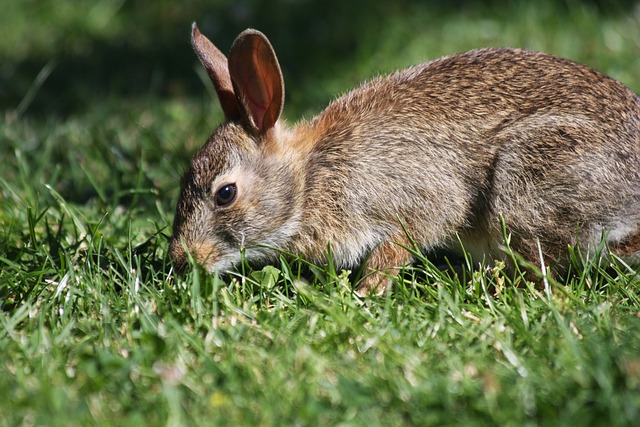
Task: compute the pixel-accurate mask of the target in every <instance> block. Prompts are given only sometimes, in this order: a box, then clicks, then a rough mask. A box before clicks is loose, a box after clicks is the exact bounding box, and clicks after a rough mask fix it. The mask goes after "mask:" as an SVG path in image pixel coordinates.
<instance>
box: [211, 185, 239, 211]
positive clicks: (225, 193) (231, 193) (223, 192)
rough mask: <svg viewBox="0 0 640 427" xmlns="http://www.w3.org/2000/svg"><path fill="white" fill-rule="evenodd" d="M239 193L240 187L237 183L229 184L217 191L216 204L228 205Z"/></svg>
mask: <svg viewBox="0 0 640 427" xmlns="http://www.w3.org/2000/svg"><path fill="white" fill-rule="evenodd" d="M237 193H238V189H237V188H236V185H235V184H227V185H224V186H222V187H220V189H219V190H218V192H217V193H216V198H215V200H216V205H218V206H220V207H224V206H227V205H229V204H231V202H233V201H234V200H235V199H236V194H237Z"/></svg>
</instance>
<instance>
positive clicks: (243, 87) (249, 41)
mask: <svg viewBox="0 0 640 427" xmlns="http://www.w3.org/2000/svg"><path fill="white" fill-rule="evenodd" d="M229 71H230V74H231V78H232V80H233V82H234V84H235V87H236V93H237V94H238V96H239V98H240V99H241V100H242V102H243V104H244V106H245V109H246V113H247V115H248V116H249V117H251V119H252V120H253V123H254V124H255V126H256V127H257V128H258V130H259V131H261V132H263V133H264V132H266V131H268V130H269V129H271V128H272V127H273V126H274V125H275V123H276V121H277V120H278V118H279V117H280V112H281V111H282V104H283V102H284V85H283V82H282V73H281V71H280V66H279V65H278V60H277V58H276V56H275V53H274V52H273V48H272V47H271V45H270V44H269V41H268V40H267V39H266V37H265V36H264V35H263V34H262V33H259V32H257V31H255V30H247V31H245V32H243V33H242V34H240V36H238V38H237V39H236V41H235V42H234V45H233V46H232V48H231V54H230V55H229Z"/></svg>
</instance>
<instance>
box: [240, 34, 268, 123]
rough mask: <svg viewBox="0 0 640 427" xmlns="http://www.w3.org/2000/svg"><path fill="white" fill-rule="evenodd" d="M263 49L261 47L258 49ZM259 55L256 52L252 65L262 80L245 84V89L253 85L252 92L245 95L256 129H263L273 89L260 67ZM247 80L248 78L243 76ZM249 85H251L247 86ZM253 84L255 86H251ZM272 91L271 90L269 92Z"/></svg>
mask: <svg viewBox="0 0 640 427" xmlns="http://www.w3.org/2000/svg"><path fill="white" fill-rule="evenodd" d="M260 48H262V46H260V47H259V48H258V49H260ZM258 57H259V53H258V51H257V50H256V52H254V54H253V61H252V65H253V66H254V67H255V69H256V70H255V73H256V75H259V76H260V77H261V78H259V79H255V80H254V81H253V82H246V81H245V82H243V85H244V87H248V86H249V85H251V88H252V90H248V91H247V92H246V93H245V96H246V98H247V99H246V101H247V103H248V104H250V105H248V107H249V109H250V110H251V116H252V117H253V120H254V121H255V124H256V127H257V128H258V129H262V128H263V125H264V119H265V115H266V114H267V110H268V109H269V106H270V105H271V102H273V89H272V88H269V86H268V85H267V82H268V77H267V75H266V74H267V73H266V72H265V70H264V68H263V67H262V66H261V65H260V59H259V58H258ZM243 78H246V76H243ZM247 83H249V84H247ZM251 83H253V84H251ZM269 89H271V90H269Z"/></svg>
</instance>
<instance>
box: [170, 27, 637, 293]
mask: <svg viewBox="0 0 640 427" xmlns="http://www.w3.org/2000/svg"><path fill="white" fill-rule="evenodd" d="M192 42H193V45H194V48H195V50H196V53H197V55H198V57H199V58H200V60H201V62H202V63H203V65H204V66H205V68H206V69H207V72H208V73H209V76H210V77H211V80H212V81H213V83H214V86H215V88H216V91H217V93H218V97H219V100H220V103H221V106H222V109H223V111H224V113H225V118H226V120H225V122H224V123H223V124H222V125H221V126H220V127H219V128H218V129H216V130H215V131H214V133H213V135H212V136H211V137H210V138H209V141H208V142H207V144H206V145H205V146H204V147H203V148H202V149H201V150H200V151H199V152H198V153H197V154H196V156H195V157H194V159H193V161H192V164H191V167H190V168H189V170H188V171H187V173H186V174H185V176H184V178H183V181H182V192H181V195H180V199H179V202H178V206H177V210H176V217H175V222H174V230H173V231H174V236H173V239H172V242H171V254H172V257H173V258H174V260H175V261H176V263H177V264H178V265H180V264H184V262H185V261H186V257H187V251H188V252H189V253H191V254H192V255H193V256H194V258H195V259H196V260H197V261H198V262H199V263H201V264H203V265H204V266H205V267H207V268H208V269H209V270H210V271H214V270H228V269H230V268H232V265H233V264H234V263H237V262H238V261H239V260H240V254H241V252H242V251H243V250H244V251H245V252H244V254H245V256H246V257H247V259H249V260H250V261H261V262H269V261H271V260H274V259H275V257H276V256H277V252H276V251H275V250H274V249H279V250H284V251H287V252H292V253H295V254H299V255H301V256H303V257H305V258H306V259H308V260H309V261H311V262H315V263H322V262H325V261H326V256H327V247H328V245H329V244H330V246H331V249H332V255H333V258H334V261H335V262H336V264H337V265H339V266H342V267H354V266H356V265H358V264H360V263H363V262H364V263H366V266H367V269H368V270H367V271H370V272H375V271H379V272H382V273H374V274H370V275H367V276H365V278H364V279H363V280H362V282H361V283H360V285H359V286H360V290H373V289H376V290H380V289H381V288H383V287H384V286H386V284H387V283H388V277H389V276H390V275H391V276H393V274H394V272H396V271H397V270H396V268H397V267H401V266H402V265H404V264H406V263H409V262H410V261H411V257H410V254H409V252H408V251H406V250H405V249H404V248H403V247H402V246H403V245H405V246H406V245H407V244H408V240H407V237H406V235H407V234H408V235H409V236H411V238H412V239H413V240H415V241H416V242H417V243H418V244H419V245H421V246H422V247H424V248H427V249H430V248H438V247H448V248H456V247H459V245H458V239H460V240H461V241H462V243H463V245H464V247H465V249H466V250H468V251H469V250H470V251H471V252H472V254H473V256H474V257H475V258H476V259H478V260H482V259H483V258H484V259H487V260H493V259H497V258H504V254H503V251H502V249H501V247H502V244H503V239H502V234H501V231H500V224H499V217H500V215H502V217H503V218H504V220H505V222H506V226H507V228H508V231H509V232H510V233H511V247H512V249H514V250H515V251H518V252H520V253H521V254H522V255H524V256H525V257H528V258H529V259H530V260H531V261H534V262H535V261H536V260H537V259H538V258H539V256H538V254H539V251H538V243H537V242H538V241H539V242H540V246H541V249H542V253H543V256H544V257H545V261H546V263H547V265H549V264H551V263H553V264H554V265H557V267H558V268H560V269H561V268H562V266H563V265H564V264H565V260H566V259H567V246H568V245H572V244H574V245H578V247H579V248H581V250H582V251H584V252H587V253H589V252H591V251H593V250H594V248H596V247H597V246H598V244H599V243H600V242H601V239H602V237H603V236H605V239H606V241H607V243H608V244H609V247H610V248H611V249H612V250H613V251H614V252H615V253H617V254H619V255H621V256H627V258H629V259H634V258H635V260H636V261H638V260H640V135H639V133H638V130H639V129H640V120H639V119H640V99H639V98H638V97H637V96H636V95H635V94H633V93H632V92H631V91H629V90H628V89H627V88H626V87H624V86H623V85H622V84H620V83H618V82H617V81H615V80H613V79H611V78H609V77H607V76H605V75H603V74H601V73H599V72H597V71H594V70H592V69H590V68H588V67H585V66H583V65H579V64H577V63H574V62H571V61H569V60H565V59H561V58H557V57H554V56H550V55H546V54H543V53H536V52H528V51H524V50H518V49H482V50H476V51H471V52H467V53H463V54H459V55H453V56H448V57H444V58H441V59H437V60H435V61H432V62H429V63H426V64H422V65H418V66H414V67H412V68H409V69H407V70H404V71H400V72H397V73H395V74H392V75H390V76H386V77H379V78H375V79H373V80H372V81H370V82H367V83H365V84H363V85H362V86H361V87H359V88H357V89H355V90H353V91H352V92H350V93H348V94H346V95H344V96H342V97H341V98H339V99H337V100H336V101H334V102H333V103H332V104H330V105H329V106H328V107H327V109H326V110H325V111H324V112H322V113H320V114H319V115H318V116H317V117H315V118H314V119H312V120H311V121H308V122H307V121H302V122H299V123H297V124H295V125H293V126H287V125H286V124H284V123H282V121H281V120H279V117H280V112H281V110H282V107H283V102H284V84H283V81H282V75H281V72H280V68H279V65H278V62H277V59H276V56H275V53H274V52H273V49H272V47H271V45H270V44H269V42H268V40H267V39H266V37H265V36H264V35H262V34H261V33H259V32H257V31H255V30H247V31H245V32H243V33H242V34H240V35H239V36H238V38H237V39H236V41H235V42H234V44H233V46H232V48H231V52H230V54H229V59H228V61H227V58H226V57H225V56H224V55H223V54H222V53H221V52H220V51H219V50H218V49H217V48H215V47H214V46H213V44H211V42H209V40H207V39H206V38H205V37H204V36H202V35H201V34H200V33H199V31H198V30H197V28H196V27H195V25H194V27H193V34H192ZM225 186H232V187H233V188H232V189H233V190H234V191H235V193H233V194H235V198H234V199H233V200H232V201H231V202H230V203H227V201H226V200H225V204H222V203H219V199H220V197H219V194H220V193H218V192H219V191H221V189H222V188H225ZM229 189H230V187H226V190H229ZM405 231H406V233H405ZM385 273H386V274H385Z"/></svg>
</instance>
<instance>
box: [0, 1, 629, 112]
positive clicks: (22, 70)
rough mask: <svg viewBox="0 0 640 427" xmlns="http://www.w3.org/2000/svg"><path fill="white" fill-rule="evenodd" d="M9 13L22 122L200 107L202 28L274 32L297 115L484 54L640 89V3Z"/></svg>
mask: <svg viewBox="0 0 640 427" xmlns="http://www.w3.org/2000/svg"><path fill="white" fill-rule="evenodd" d="M1 9H2V10H1V13H0V32H1V34H2V37H0V111H3V112H5V113H7V114H8V115H9V116H11V117H16V116H22V115H24V114H27V115H32V116H40V117H42V116H51V115H54V116H60V117H64V116H67V115H69V114H75V113H81V112H84V111H86V110H87V109H88V108H91V107H100V106H105V105H107V104H110V103H115V104H116V105H118V103H122V102H123V101H126V100H131V99H137V100H157V99H167V98H168V99H174V100H175V99H180V98H184V97H193V96H201V94H202V93H203V91H204V86H203V84H202V81H201V80H202V75H198V74H197V73H196V72H194V69H195V68H194V66H195V61H196V59H195V56H194V55H193V53H192V51H191V48H190V46H189V29H190V23H191V22H192V21H197V22H198V24H199V26H200V28H201V30H202V31H203V32H204V33H205V34H206V35H207V36H209V38H211V40H212V41H214V43H215V44H216V45H218V46H219V47H220V48H221V50H222V51H223V52H224V51H227V50H228V47H229V46H230V44H231V42H232V41H233V39H234V37H235V36H236V35H237V34H238V33H239V32H240V31H242V30H243V29H245V28H247V27H254V28H257V29H259V30H261V31H263V32H264V33H266V34H267V36H268V37H269V38H270V40H271V41H272V43H273V45H274V46H275V49H276V52H277V54H278V56H279V58H280V61H281V65H282V67H283V72H284V75H285V81H286V84H287V89H288V93H287V101H288V103H289V104H290V105H289V107H292V108H288V109H287V110H286V111H287V112H288V114H289V115H290V116H298V115H300V114H309V113H311V112H315V111H317V110H319V109H320V108H321V107H322V106H323V105H324V104H326V103H327V101H328V100H329V99H331V97H333V96H334V95H335V94H336V92H339V91H344V90H346V89H347V88H349V87H351V86H353V85H354V84H355V83H356V82H358V81H360V80H362V79H364V78H366V77H369V76H371V75H373V74H376V73H378V72H385V71H389V70H392V69H395V68H399V67H402V66H405V65H408V64H411V63H416V62H421V61H424V60H426V59H429V58H433V57H436V56H440V55H443V54H446V53H453V52H455V51H460V50H467V49H471V48H475V47H483V46H506V45H509V46H519V47H526V48H530V49H537V50H545V51H549V52H551V53H555V54H558V55H563V56H569V57H571V58H572V59H576V60H580V61H583V62H587V63H589V65H592V66H593V67H596V68H599V69H601V70H602V71H604V72H607V73H609V74H612V75H613V76H614V77H617V78H619V79H621V80H623V81H625V82H626V83H627V84H630V85H632V86H635V85H636V81H637V76H639V75H640V60H639V58H640V55H638V54H639V53H640V46H638V43H639V40H640V36H639V31H638V22H639V15H640V13H639V11H638V5H637V3H636V2H633V1H604V0H601V1H575V0H565V1H560V2H557V1H556V2H554V1H548V0H542V1H531V2H526V1H488V0H485V1H464V0H450V1H447V2H441V1H411V0H394V1H382V0H349V1H347V0H273V1H258V0H186V1H174V0H128V1H127V0H4V1H3V3H2V6H1ZM636 88H637V86H636Z"/></svg>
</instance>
